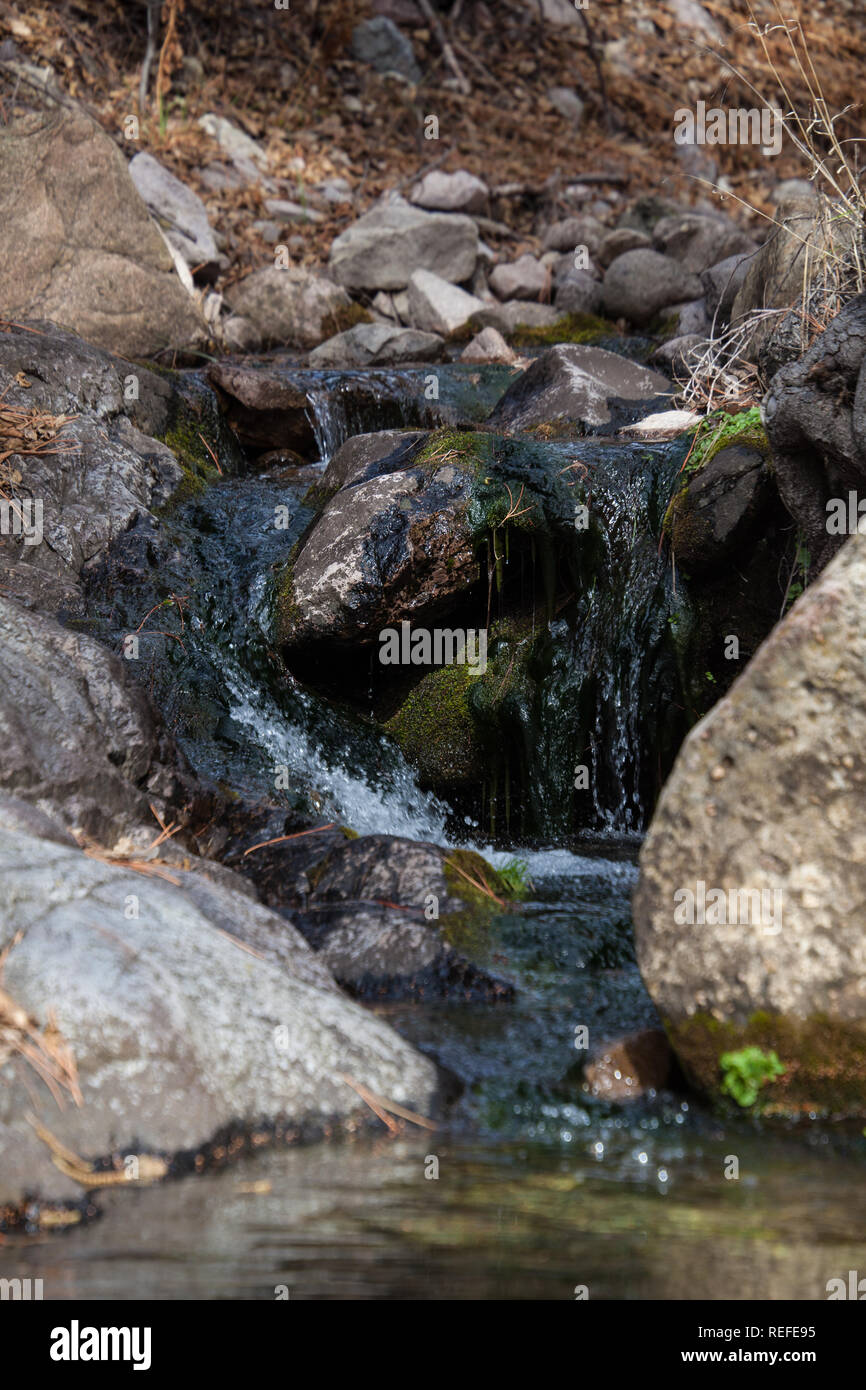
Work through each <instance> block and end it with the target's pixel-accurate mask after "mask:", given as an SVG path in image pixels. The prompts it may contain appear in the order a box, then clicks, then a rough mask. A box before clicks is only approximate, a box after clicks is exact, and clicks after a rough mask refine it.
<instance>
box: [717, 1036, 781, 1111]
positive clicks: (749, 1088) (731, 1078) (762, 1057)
mask: <svg viewBox="0 0 866 1390" xmlns="http://www.w3.org/2000/svg"><path fill="white" fill-rule="evenodd" d="M719 1066H720V1067H721V1069H722V1072H723V1073H724V1075H723V1079H722V1085H721V1090H722V1092H723V1094H724V1095H727V1096H730V1097H731V1098H732V1099H733V1100H735V1101H736V1102H737V1104H738V1105H741V1106H743V1108H744V1109H745V1108H746V1107H747V1106H750V1105H754V1104H755V1101H756V1100H757V1099H758V1092H759V1091H760V1090H761V1087H762V1086H764V1085H765V1084H766V1083H767V1082H768V1081H772V1080H773V1078H774V1077H777V1076H783V1075H784V1072H785V1068H784V1067H783V1066H782V1063H781V1062H780V1061H779V1058H778V1055H777V1054H776V1053H775V1052H764V1051H762V1049H761V1048H760V1047H743V1048H741V1049H740V1051H739V1052H723V1053H722V1055H721V1057H720V1058H719Z"/></svg>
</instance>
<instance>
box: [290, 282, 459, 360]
mask: <svg viewBox="0 0 866 1390" xmlns="http://www.w3.org/2000/svg"><path fill="white" fill-rule="evenodd" d="M458 293H460V291H458ZM466 298H467V299H469V298H471V296H469V295H467V296H466ZM430 317H432V315H431V316H430ZM442 347H443V341H442V338H441V337H439V335H438V334H436V333H422V332H420V331H419V330H418V329H415V328H401V327H399V326H398V325H397V324H391V323H359V324H356V325H355V327H354V328H349V329H347V330H346V332H345V333H338V334H337V335H336V336H335V337H333V338H329V339H328V340H327V342H324V343H322V344H321V345H320V346H319V347H317V348H316V349H315V350H314V351H313V352H311V353H310V359H309V360H310V366H311V367H317V368H322V367H375V366H385V367H387V366H392V365H394V364H395V363H398V362H434V361H436V360H437V359H438V358H439V357H441V355H442Z"/></svg>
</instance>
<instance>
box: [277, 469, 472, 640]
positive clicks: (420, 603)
mask: <svg viewBox="0 0 866 1390" xmlns="http://www.w3.org/2000/svg"><path fill="white" fill-rule="evenodd" d="M471 496H472V478H471V475H470V474H469V473H467V472H465V471H464V470H463V469H462V468H461V467H459V466H458V465H455V464H453V463H444V464H442V465H441V466H439V467H435V466H434V467H433V468H431V469H429V470H426V469H422V468H419V467H414V468H411V467H410V468H408V469H404V470H402V471H399V472H393V473H387V474H385V475H383V476H377V477H374V478H371V479H370V480H369V481H365V482H356V483H355V484H354V485H353V486H350V487H344V488H343V489H341V491H339V492H338V493H337V494H336V496H335V497H333V498H332V500H331V501H330V502H329V503H328V505H327V506H326V507H325V509H324V511H323V512H322V513H321V515H320V516H319V518H318V520H317V521H316V523H315V526H314V527H313V530H312V531H311V532H309V533H308V535H307V537H306V539H305V541H303V542H302V544H301V547H300V550H299V551H298V553H297V555H296V556H295V559H294V563H293V565H292V567H291V576H290V582H289V587H288V589H287V590H286V592H285V595H284V597H283V599H282V600H281V635H282V637H283V640H284V641H285V642H287V643H288V645H289V646H291V647H303V646H305V645H307V644H308V643H310V642H320V641H322V640H327V641H329V642H331V643H338V644H341V645H347V644H348V645H350V646H354V645H355V644H356V643H358V642H362V643H363V642H371V641H373V640H375V638H376V635H377V634H378V633H379V631H380V630H382V629H383V628H386V627H390V626H392V625H393V624H395V623H399V622H401V621H403V620H411V621H415V622H419V623H423V621H424V618H425V617H428V616H430V615H432V614H434V613H436V612H437V611H441V610H442V609H443V607H444V606H445V605H446V604H447V602H448V600H449V599H450V598H453V596H454V595H455V594H457V593H460V592H461V591H462V590H463V589H465V588H466V587H467V586H468V585H471V584H472V583H473V582H474V581H475V580H476V579H477V578H478V574H479V567H478V560H477V558H476V556H475V547H474V541H473V536H472V532H471V528H470V525H469V521H468V518H467V510H468V507H469V503H470V500H471Z"/></svg>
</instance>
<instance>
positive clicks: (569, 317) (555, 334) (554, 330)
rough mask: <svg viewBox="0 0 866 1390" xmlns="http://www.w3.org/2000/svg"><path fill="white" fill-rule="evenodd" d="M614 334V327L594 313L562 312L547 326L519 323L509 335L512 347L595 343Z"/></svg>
mask: <svg viewBox="0 0 866 1390" xmlns="http://www.w3.org/2000/svg"><path fill="white" fill-rule="evenodd" d="M611 335H614V336H616V327H615V325H614V324H612V323H611V322H610V321H609V320H608V319H603V318H598V317H597V316H596V315H595V314H563V316H562V318H560V319H557V320H556V323H552V324H550V325H549V326H548V327H547V328H543V327H533V326H532V325H531V324H526V323H519V324H518V325H517V327H516V328H515V329H514V331H513V332H512V333H511V334H510V335H509V336H510V340H511V343H512V344H513V346H514V347H525V348H534V347H555V346H556V344H557V343H597V342H598V340H599V338H606V337H610V336H611Z"/></svg>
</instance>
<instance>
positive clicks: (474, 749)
mask: <svg viewBox="0 0 866 1390" xmlns="http://www.w3.org/2000/svg"><path fill="white" fill-rule="evenodd" d="M479 679H481V677H480V676H479V675H478V674H477V673H476V672H473V670H472V668H471V667H469V666H442V667H438V668H437V669H436V670H433V671H429V672H428V673H427V675H426V676H424V678H423V680H422V681H421V682H420V683H419V684H418V685H417V686H416V687H415V689H414V690H413V691H412V693H411V694H410V695H409V698H408V699H407V700H406V702H405V703H404V704H403V705H402V706H401V708H400V709H399V710H398V711H397V713H396V714H395V715H393V716H392V718H391V719H389V720H388V722H387V723H386V725H385V728H386V729H387V730H388V732H389V733H390V734H391V735H392V736H393V737H394V738H395V739H396V740H397V742H398V743H399V745H400V747H401V749H402V750H403V752H404V754H405V755H406V757H407V758H408V760H409V762H410V763H412V764H413V766H414V767H415V768H417V769H418V771H419V773H420V774H421V776H422V777H423V778H424V780H425V782H427V783H429V784H430V785H431V786H440V787H441V786H455V785H459V784H461V783H468V782H472V781H475V780H477V779H478V778H479V777H482V776H483V751H482V748H481V746H480V741H479V738H478V731H477V729H476V727H475V722H474V720H473V717H472V714H471V713H470V710H469V705H468V703H467V701H468V695H469V691H470V689H471V686H472V684H473V682H475V681H477V680H479Z"/></svg>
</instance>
